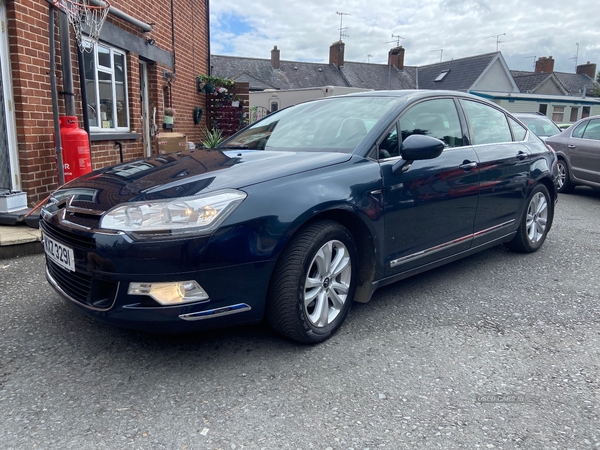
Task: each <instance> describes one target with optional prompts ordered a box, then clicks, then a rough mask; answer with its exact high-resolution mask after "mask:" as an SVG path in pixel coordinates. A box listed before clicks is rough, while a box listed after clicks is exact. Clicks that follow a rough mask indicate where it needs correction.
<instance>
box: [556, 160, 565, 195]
mask: <svg viewBox="0 0 600 450" xmlns="http://www.w3.org/2000/svg"><path fill="white" fill-rule="evenodd" d="M557 168H558V180H557V183H558V189H561V188H562V187H563V186H564V184H565V181H566V179H567V168H566V167H565V164H564V163H563V162H560V161H559V162H558V164H557Z"/></svg>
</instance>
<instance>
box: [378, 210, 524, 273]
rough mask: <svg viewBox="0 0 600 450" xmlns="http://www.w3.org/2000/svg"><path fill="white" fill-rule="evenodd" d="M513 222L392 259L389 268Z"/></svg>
mask: <svg viewBox="0 0 600 450" xmlns="http://www.w3.org/2000/svg"><path fill="white" fill-rule="evenodd" d="M514 222H515V219H511V220H509V221H507V222H504V223H501V224H499V225H494V226H493V227H490V228H486V229H485V230H481V231H478V232H477V233H472V234H468V235H467V236H463V237H460V238H458V239H454V240H452V241H450V242H445V243H443V244H440V245H436V246H435V247H431V248H428V249H425V250H421V251H420V252H416V253H413V254H411V255H407V256H403V257H402V258H398V259H394V260H393V261H390V267H397V266H399V265H400V264H406V263H408V262H411V261H414V260H416V259H419V258H423V257H424V256H429V255H433V254H435V253H437V252H441V251H442V250H447V249H449V248H452V247H454V246H456V245H459V244H462V243H464V242H465V241H468V240H470V239H473V238H476V237H481V236H485V235H486V234H489V233H493V232H495V231H498V230H499V229H501V228H505V227H508V226H510V225H512V224H513V223H514Z"/></svg>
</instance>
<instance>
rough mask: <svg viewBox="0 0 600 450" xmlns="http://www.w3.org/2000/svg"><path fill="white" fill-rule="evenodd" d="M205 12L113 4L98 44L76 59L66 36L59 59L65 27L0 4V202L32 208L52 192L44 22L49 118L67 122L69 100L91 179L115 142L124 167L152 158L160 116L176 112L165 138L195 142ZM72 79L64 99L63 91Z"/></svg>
mask: <svg viewBox="0 0 600 450" xmlns="http://www.w3.org/2000/svg"><path fill="white" fill-rule="evenodd" d="M90 1H91V3H92V4H95V3H96V4H97V3H98V2H97V0H90ZM113 3H116V2H113ZM208 5H209V2H208V0H204V1H193V2H190V1H187V0H172V1H170V2H168V1H164V0H148V1H146V2H137V1H133V0H120V1H119V2H118V8H117V7H115V5H114V4H113V6H111V9H110V12H109V14H108V16H107V19H106V22H105V24H104V26H103V28H102V31H101V34H100V41H99V44H98V45H96V46H94V48H93V49H90V50H91V52H82V53H79V52H78V51H77V48H78V47H77V42H76V40H75V38H74V34H73V31H72V29H71V27H70V26H69V27H68V30H69V34H70V37H68V38H67V41H66V45H65V44H63V45H64V47H65V48H62V49H61V45H60V44H61V42H64V35H65V33H64V32H63V33H61V32H60V31H61V30H64V28H61V27H63V25H64V22H65V21H64V20H63V19H61V16H63V13H62V12H58V9H57V8H51V3H50V2H48V1H44V0H12V1H11V0H0V21H1V36H0V66H1V78H0V82H1V86H0V95H2V97H3V102H2V103H3V104H4V107H3V109H2V111H0V192H2V191H4V192H6V191H7V190H12V191H23V192H25V193H26V195H27V205H28V206H30V207H31V206H33V205H35V204H37V203H38V202H39V201H41V200H43V199H44V198H45V197H46V196H47V195H48V194H49V193H50V192H51V191H53V190H54V189H56V188H57V186H58V177H57V173H58V171H57V164H56V149H55V147H54V140H53V136H54V123H55V122H54V118H55V115H54V109H53V98H52V95H51V77H50V57H49V54H50V49H51V48H50V32H49V30H50V28H49V27H50V14H53V17H54V21H55V26H54V42H55V46H56V55H57V56H56V58H55V61H56V70H55V71H54V73H55V74H56V84H57V91H58V97H57V98H58V115H60V116H64V115H65V114H66V113H67V111H68V110H69V102H71V105H72V101H71V100H69V97H71V98H73V99H74V112H75V115H76V116H77V118H78V122H79V126H80V127H81V128H84V127H85V126H84V125H87V128H88V129H89V136H90V141H91V146H90V148H91V158H92V166H93V168H94V169H97V168H101V167H105V166H108V165H112V164H116V163H118V162H119V160H120V157H119V149H118V146H117V145H116V142H120V143H121V146H122V153H123V160H124V161H129V160H133V159H137V158H141V157H143V156H147V155H150V154H151V153H153V151H154V150H155V147H154V145H155V143H156V134H157V133H158V132H161V131H163V130H162V128H163V127H162V121H163V120H162V118H163V110H164V108H165V107H167V106H172V107H173V108H174V109H175V110H176V115H175V125H174V127H173V130H172V131H175V132H179V133H183V134H185V135H187V138H188V140H189V141H192V142H198V141H199V140H201V138H202V130H203V128H204V125H205V124H206V121H205V120H204V119H205V117H203V118H202V120H201V121H200V122H199V123H195V122H197V120H196V121H195V120H194V109H195V108H196V107H202V108H204V107H205V104H206V100H205V95H204V94H201V93H199V92H198V91H197V86H196V77H197V75H199V74H206V73H208V68H209V54H210V51H209V22H208V17H209V6H208ZM51 10H53V12H52V13H51V12H50V11H51ZM61 21H63V24H61ZM61 35H62V36H63V38H62V39H61ZM67 48H68V50H69V53H70V59H71V64H70V65H69V64H68V62H67V65H69V66H70V68H69V67H66V66H65V64H64V63H63V61H67V59H68V58H61V50H62V52H65V51H66V49H67ZM65 55H66V53H65ZM78 57H81V61H80V60H79V59H78ZM79 67H83V72H84V74H82V75H84V76H83V77H81V78H80V71H79ZM71 75H72V80H73V83H72V84H73V92H72V94H70V93H68V92H67V89H68V88H66V87H65V86H68V84H65V83H64V81H65V78H66V77H68V76H71ZM84 80H85V81H84ZM82 86H85V87H86V88H85V90H83V91H82V89H81V88H82ZM82 96H85V97H86V99H87V101H86V102H85V103H86V105H84V102H83V101H82ZM84 107H86V108H85V110H86V111H85V112H86V114H84ZM71 109H72V107H71ZM85 115H87V119H88V120H87V123H85V122H86V121H85V120H84V116H85ZM196 118H197V117H196ZM154 124H156V127H154Z"/></svg>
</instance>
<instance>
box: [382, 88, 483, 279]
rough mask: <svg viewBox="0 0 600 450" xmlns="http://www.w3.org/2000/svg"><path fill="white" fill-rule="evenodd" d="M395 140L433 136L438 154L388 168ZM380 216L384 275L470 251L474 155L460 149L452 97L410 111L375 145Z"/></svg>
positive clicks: (395, 156) (474, 199)
mask: <svg viewBox="0 0 600 450" xmlns="http://www.w3.org/2000/svg"><path fill="white" fill-rule="evenodd" d="M398 129H399V130H400V134H399V135H400V138H401V139H400V141H402V140H403V139H406V138H407V137H408V136H410V135H411V134H424V135H428V136H433V137H435V138H438V139H440V140H442V141H444V143H445V144H446V147H445V149H444V151H443V152H442V154H441V155H440V156H439V157H437V158H435V159H430V160H424V161H414V162H412V163H411V164H407V165H406V166H405V168H404V170H396V171H394V170H393V167H394V165H395V164H396V163H398V162H400V161H401V158H400V156H399V148H398V145H399V142H398V141H399V140H398ZM378 150H379V158H380V165H381V173H382V177H383V183H384V190H383V198H384V217H385V273H386V275H388V276H389V275H394V274H397V273H401V272H405V271H409V270H411V269H416V268H418V267H421V266H425V265H427V264H429V263H431V262H433V261H437V260H440V259H443V258H445V257H447V256H451V255H453V254H456V253H459V252H461V251H464V250H467V249H469V247H470V246H471V241H472V234H473V221H474V219H475V211H476V209H477V197H478V187H479V180H478V172H477V155H476V154H475V152H474V151H473V148H472V147H470V146H469V145H465V143H464V141H463V131H462V127H461V123H460V120H459V115H458V111H457V108H456V104H455V102H454V100H453V99H452V98H438V99H432V100H426V101H423V102H420V103H417V104H416V105H414V106H411V107H409V108H408V109H407V110H406V111H405V112H404V113H403V114H402V116H401V117H400V119H399V121H398V122H397V124H396V126H395V127H394V128H393V129H392V130H390V131H389V133H388V134H387V135H386V137H385V138H384V139H383V140H382V141H381V143H380V145H379V148H378Z"/></svg>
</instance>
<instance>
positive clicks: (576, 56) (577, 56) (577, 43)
mask: <svg viewBox="0 0 600 450" xmlns="http://www.w3.org/2000/svg"><path fill="white" fill-rule="evenodd" d="M575 45H576V46H577V53H575V56H573V57H572V58H569V59H574V60H575V72H576V73H577V58H579V42H576V43H575Z"/></svg>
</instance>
